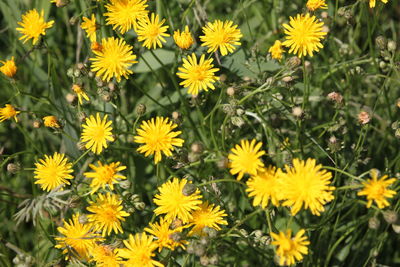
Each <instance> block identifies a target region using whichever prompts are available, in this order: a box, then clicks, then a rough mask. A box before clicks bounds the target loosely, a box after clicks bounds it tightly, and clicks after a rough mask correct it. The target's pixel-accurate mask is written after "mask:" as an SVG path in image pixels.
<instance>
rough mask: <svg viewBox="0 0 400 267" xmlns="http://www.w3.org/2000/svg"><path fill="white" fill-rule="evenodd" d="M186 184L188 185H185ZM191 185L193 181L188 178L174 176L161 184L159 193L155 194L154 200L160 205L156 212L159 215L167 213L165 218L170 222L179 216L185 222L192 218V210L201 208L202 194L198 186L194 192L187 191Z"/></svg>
mask: <svg viewBox="0 0 400 267" xmlns="http://www.w3.org/2000/svg"><path fill="white" fill-rule="evenodd" d="M185 186H186V187H185ZM188 187H191V183H190V182H188V180H186V179H181V180H179V179H178V178H173V179H172V181H171V180H169V181H168V182H166V183H164V184H163V185H161V186H160V187H159V188H158V190H159V191H160V193H159V194H157V195H155V197H154V199H153V201H154V203H155V204H156V205H157V206H158V207H157V208H156V209H155V210H154V213H155V214H157V215H160V214H166V215H165V219H166V220H167V221H169V222H171V221H172V220H174V219H175V218H178V219H180V220H182V222H183V223H187V222H189V220H191V219H192V212H193V211H195V210H198V209H200V206H199V205H200V204H201V200H200V199H201V195H200V191H199V189H198V188H196V189H195V190H193V192H189V193H188V192H186V190H184V188H185V189H187V188H188ZM190 193H191V194H190Z"/></svg>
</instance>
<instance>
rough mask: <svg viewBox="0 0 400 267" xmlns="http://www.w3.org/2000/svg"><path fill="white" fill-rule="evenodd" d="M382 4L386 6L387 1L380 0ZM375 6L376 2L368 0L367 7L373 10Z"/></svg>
mask: <svg viewBox="0 0 400 267" xmlns="http://www.w3.org/2000/svg"><path fill="white" fill-rule="evenodd" d="M381 2H382V3H384V4H386V3H387V2H388V0H381ZM375 5H376V0H369V7H370V8H374V7H375Z"/></svg>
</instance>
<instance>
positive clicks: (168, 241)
mask: <svg viewBox="0 0 400 267" xmlns="http://www.w3.org/2000/svg"><path fill="white" fill-rule="evenodd" d="M170 226H171V222H169V221H167V220H166V219H165V218H161V219H160V222H158V223H157V222H156V223H150V224H149V227H146V228H144V230H145V231H146V232H148V233H149V234H151V235H153V236H154V237H155V238H156V240H155V241H154V243H155V244H157V247H158V252H160V251H161V250H162V249H163V248H168V249H170V250H175V248H176V247H181V248H183V249H185V244H187V243H188V242H187V241H185V240H181V239H179V236H180V235H181V232H182V229H183V227H179V228H176V229H171V227H170ZM175 237H177V239H175Z"/></svg>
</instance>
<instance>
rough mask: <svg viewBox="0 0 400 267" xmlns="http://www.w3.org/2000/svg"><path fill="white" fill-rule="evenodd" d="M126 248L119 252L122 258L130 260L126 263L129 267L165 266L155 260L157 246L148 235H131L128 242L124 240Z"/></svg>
mask: <svg viewBox="0 0 400 267" xmlns="http://www.w3.org/2000/svg"><path fill="white" fill-rule="evenodd" d="M124 244H125V247H126V248H122V249H119V250H118V253H119V255H120V256H121V257H123V258H125V259H128V261H127V262H125V265H126V266H129V267H153V266H159V267H163V266H164V265H163V264H162V263H160V262H158V261H156V260H153V259H152V257H154V255H155V253H154V252H153V251H154V250H155V249H156V248H157V245H156V244H155V243H154V242H153V237H152V236H148V235H146V233H141V234H136V235H134V236H133V235H129V238H128V240H124Z"/></svg>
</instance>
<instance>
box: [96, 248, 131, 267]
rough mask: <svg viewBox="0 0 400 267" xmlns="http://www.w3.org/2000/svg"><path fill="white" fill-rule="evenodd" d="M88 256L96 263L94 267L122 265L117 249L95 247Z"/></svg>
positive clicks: (117, 266) (118, 266) (116, 266)
mask: <svg viewBox="0 0 400 267" xmlns="http://www.w3.org/2000/svg"><path fill="white" fill-rule="evenodd" d="M90 255H91V256H92V258H93V261H94V262H96V267H120V266H121V264H122V263H123V261H122V258H121V256H119V254H118V250H117V249H113V248H112V247H111V246H107V245H96V246H95V247H94V248H93V249H92V250H91V251H90Z"/></svg>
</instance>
